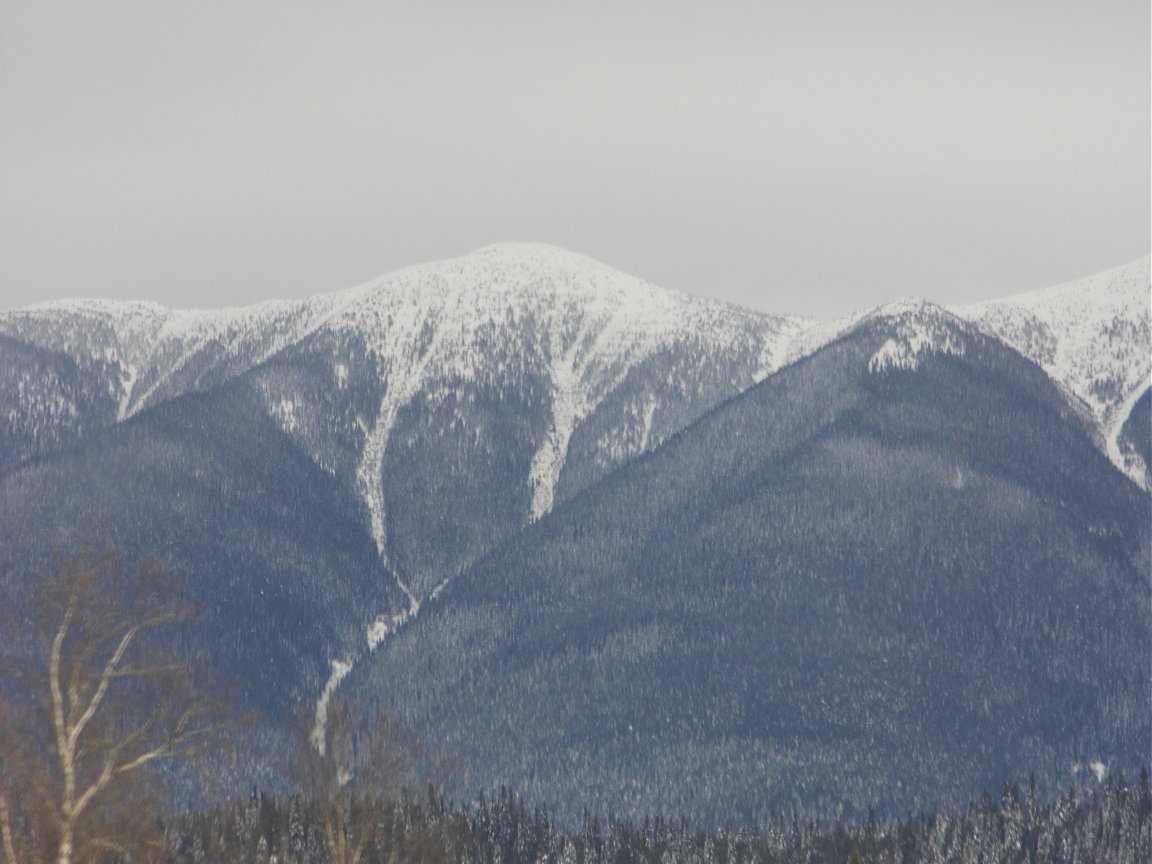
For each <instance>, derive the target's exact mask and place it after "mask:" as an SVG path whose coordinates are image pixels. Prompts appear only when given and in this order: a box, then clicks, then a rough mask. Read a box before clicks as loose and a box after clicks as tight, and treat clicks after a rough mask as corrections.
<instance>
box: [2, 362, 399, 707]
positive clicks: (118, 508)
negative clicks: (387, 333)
mask: <svg viewBox="0 0 1152 864" xmlns="http://www.w3.org/2000/svg"><path fill="white" fill-rule="evenodd" d="M88 535H91V536H94V537H96V538H98V539H99V540H101V541H104V542H110V543H117V544H120V545H123V546H124V547H125V548H127V549H128V550H129V551H132V552H134V553H137V554H141V555H145V556H154V557H156V558H159V559H161V560H163V561H165V562H166V563H167V564H169V565H170V566H171V567H172V568H173V569H174V571H175V573H176V574H177V576H178V578H179V580H180V584H181V585H182V586H183V587H184V589H185V590H186V592H187V594H188V597H189V599H190V600H192V601H193V602H194V603H195V604H196V605H197V606H198V608H199V610H200V612H201V614H202V621H201V623H200V625H199V626H198V627H197V628H196V629H195V631H194V632H195V639H196V644H194V645H191V646H189V648H190V650H194V651H197V650H200V651H205V652H206V653H207V656H208V658H209V661H210V664H211V666H212V667H213V669H214V670H215V671H216V673H217V674H218V675H219V676H220V677H222V678H223V679H224V680H227V681H234V682H237V683H238V685H239V686H240V687H241V688H242V696H243V698H244V700H245V701H246V702H247V703H248V704H250V705H251V706H253V707H256V708H259V709H262V710H264V711H266V712H268V713H270V714H271V715H272V716H273V717H275V718H277V719H279V718H281V717H283V716H284V714H285V712H286V711H287V710H288V709H289V708H290V707H291V706H292V705H294V704H295V703H296V702H297V701H298V700H301V699H306V700H311V699H313V698H315V696H316V694H317V693H318V692H319V690H320V687H321V686H322V684H323V682H324V680H325V678H326V677H327V674H328V664H329V661H330V660H331V659H332V658H333V657H335V656H341V654H342V653H343V652H344V651H347V650H348V648H349V646H352V645H357V647H358V645H359V643H362V642H363V638H364V636H363V634H364V631H365V628H366V626H367V624H368V622H369V621H370V620H371V618H372V616H373V614H374V613H376V612H379V611H381V610H382V608H384V609H386V608H387V607H388V606H389V604H393V605H395V606H396V607H397V608H399V606H400V599H401V598H398V597H393V596H392V594H393V593H395V589H394V583H393V580H392V579H390V578H389V577H388V574H387V573H385V572H383V571H382V568H381V566H380V564H379V561H378V559H377V557H376V551H375V548H374V546H373V543H372V539H371V537H370V535H369V533H368V531H367V529H366V526H365V524H364V520H363V518H362V516H361V514H360V510H359V507H358V502H357V501H356V500H354V499H353V498H352V497H351V496H350V495H349V494H347V493H346V492H345V491H344V490H342V489H341V487H340V486H339V485H338V484H337V483H336V482H335V481H334V480H333V479H332V478H331V477H330V476H329V475H328V474H326V473H325V472H323V471H322V470H320V469H319V468H317V467H316V465H315V464H314V463H313V462H312V461H311V459H309V458H308V456H307V455H306V454H304V453H303V452H302V451H301V450H300V449H299V448H298V447H297V446H296V445H295V444H293V443H292V442H291V441H290V440H289V439H288V438H287V436H286V435H285V434H284V433H283V432H282V431H280V429H279V428H278V427H277V426H276V425H275V424H274V423H273V422H271V421H270V420H269V419H268V418H267V416H266V415H265V414H264V413H263V412H262V411H261V410H259V408H258V401H257V400H256V399H255V398H253V396H252V394H251V393H250V392H249V391H248V390H247V388H246V387H245V386H243V385H242V384H241V383H237V384H234V385H229V386H227V387H223V388H218V389H217V390H215V391H213V392H212V393H211V394H207V395H187V396H183V397H180V398H178V399H175V400H173V401H171V402H168V403H165V404H162V405H160V406H157V407H156V408H154V409H149V410H147V411H145V412H142V413H141V414H139V415H138V416H136V417H135V418H133V419H132V420H130V421H127V422H125V423H122V424H118V425H116V426H114V427H110V428H108V429H105V430H101V431H99V432H97V433H94V434H92V435H90V436H89V437H88V438H87V439H85V440H84V441H82V442H80V444H79V445H77V446H75V447H74V448H72V449H71V450H69V451H66V452H63V453H61V454H58V455H57V456H55V457H54V458H52V459H49V460H43V461H41V462H39V463H36V464H32V465H30V466H27V467H25V468H23V469H21V470H19V471H17V472H15V473H13V474H11V475H10V476H8V477H5V478H3V479H2V480H0V593H2V594H4V595H7V602H15V603H17V604H18V603H19V598H20V597H21V596H23V594H24V592H25V591H26V589H27V586H28V583H29V579H30V577H31V575H32V574H35V573H36V572H38V570H40V569H41V568H42V567H43V566H45V565H46V562H47V554H48V549H49V547H50V545H51V544H52V543H56V544H59V545H63V546H65V547H67V546H70V545H71V544H74V543H76V542H79V541H81V540H82V539H83V538H85V537H86V536H88Z"/></svg>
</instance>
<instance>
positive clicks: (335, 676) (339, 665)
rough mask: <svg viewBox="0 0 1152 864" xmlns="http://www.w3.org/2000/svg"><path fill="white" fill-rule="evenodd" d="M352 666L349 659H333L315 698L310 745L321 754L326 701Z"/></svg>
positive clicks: (326, 720)
mask: <svg viewBox="0 0 1152 864" xmlns="http://www.w3.org/2000/svg"><path fill="white" fill-rule="evenodd" d="M352 666H353V663H352V661H351V660H333V661H332V671H331V672H330V673H329V674H328V680H327V681H326V682H325V684H324V689H323V691H321V693H320V698H319V699H317V700H316V722H315V723H314V724H313V726H312V746H313V747H315V748H316V750H317V752H318V753H319V754H320V755H321V756H323V755H324V733H325V731H326V730H327V728H328V702H329V700H331V698H332V694H333V693H335V692H336V688H337V687H339V686H340V682H341V681H343V680H344V678H345V676H347V674H348V673H349V672H351V671H352Z"/></svg>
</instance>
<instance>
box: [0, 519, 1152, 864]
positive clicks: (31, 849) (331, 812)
mask: <svg viewBox="0 0 1152 864" xmlns="http://www.w3.org/2000/svg"><path fill="white" fill-rule="evenodd" d="M17 605H18V606H19V608H20V610H21V611H20V612H17V611H16V609H15V608H13V609H10V610H8V615H7V618H6V620H5V621H4V630H3V632H4V634H5V638H4V640H3V644H2V645H0V659H2V660H3V665H2V667H0V675H2V678H0V864H48V862H56V864H138V862H139V864H143V862H149V864H161V862H162V864H206V862H255V864H401V862H404V864H409V862H410V864H545V862H548V864H785V862H807V864H816V862H824V861H827V862H833V861H874V862H892V864H897V862H919V861H925V862H929V861H931V862H944V861H957V862H969V861H972V862H977V861H979V862H1005V864H1008V862H1011V864H1024V862H1027V864H1032V862H1045V861H1058V862H1089V861H1107V862H1117V864H1127V862H1133V864H1135V862H1143V861H1150V860H1152V793H1150V791H1149V778H1148V773H1147V771H1146V770H1145V771H1142V772H1141V774H1140V777H1139V779H1138V781H1137V782H1136V784H1135V785H1134V786H1131V785H1129V784H1128V783H1126V782H1125V780H1124V779H1123V778H1121V777H1117V778H1109V779H1108V781H1107V783H1106V784H1104V785H1103V786H1102V787H1101V788H1100V789H1098V790H1095V791H1094V792H1092V793H1091V794H1089V795H1087V796H1084V795H1081V796H1077V794H1076V793H1075V792H1074V791H1073V790H1069V791H1067V792H1066V793H1064V794H1061V795H1059V796H1057V797H1056V798H1055V799H1053V800H1047V801H1045V800H1041V799H1040V797H1039V796H1038V795H1037V793H1036V787H1035V784H1034V783H1029V784H1028V785H1027V786H1026V787H1024V788H1021V787H1020V786H1018V785H1005V786H1004V787H1003V790H1002V793H1001V795H1000V797H999V798H998V799H993V798H991V797H986V798H985V799H984V800H983V801H981V802H979V803H978V804H974V805H972V806H970V807H969V808H968V809H967V810H966V811H965V812H963V813H959V814H934V815H910V816H905V817H902V818H898V819H891V820H885V821H881V820H879V819H877V818H875V817H873V816H870V817H869V818H868V819H867V820H865V821H864V822H863V823H862V824H848V825H844V824H818V823H815V822H811V821H806V822H802V821H801V820H800V819H799V818H798V817H797V816H792V817H791V818H789V817H786V816H784V815H777V816H775V817H773V818H772V819H770V820H769V822H768V823H767V824H765V825H760V826H757V827H751V826H743V827H738V828H725V829H718V830H710V831H701V830H697V829H696V828H694V827H692V826H691V825H689V824H688V823H687V822H686V821H684V820H674V819H669V818H666V817H655V818H652V819H645V820H644V821H643V822H642V823H637V822H635V821H629V820H627V819H620V818H616V817H612V816H609V817H608V818H607V819H606V820H604V821H601V819H600V818H599V817H598V816H596V815H593V814H590V813H586V814H585V816H584V819H583V820H582V822H581V824H580V825H579V826H573V825H563V824H560V823H559V822H558V821H556V820H554V819H553V818H552V817H551V816H550V815H549V813H548V810H547V809H546V808H543V807H535V808H530V807H529V805H528V804H526V803H525V802H524V801H523V800H522V799H520V798H519V797H517V796H516V795H515V794H514V793H513V792H512V791H510V790H508V789H501V790H500V791H499V792H498V793H496V794H495V795H494V796H492V797H491V798H490V799H489V798H484V797H481V799H480V800H479V801H478V802H477V803H475V804H471V805H455V804H451V803H447V802H445V801H444V800H443V799H442V798H440V797H439V795H438V792H437V789H436V786H435V779H436V776H437V771H436V768H435V766H436V765H437V761H436V760H435V759H433V758H430V757H429V754H428V753H427V752H426V751H425V749H424V748H423V746H422V744H421V742H420V741H419V739H418V738H417V737H416V736H413V735H411V734H410V733H409V732H408V731H407V730H405V729H404V728H403V725H402V724H401V723H400V722H399V721H398V720H397V719H396V718H395V716H394V715H391V714H388V713H387V712H374V713H371V714H369V713H368V712H366V711H365V710H364V709H363V708H362V707H360V706H357V705H355V704H351V703H348V702H346V701H344V700H342V699H340V698H339V697H338V696H336V697H333V698H331V699H330V700H328V702H327V703H326V705H325V706H324V710H323V711H322V712H317V711H316V710H314V709H313V708H312V707H311V706H310V707H309V709H308V710H305V711H303V712H302V713H301V714H300V716H299V717H297V718H294V720H293V721H292V722H291V723H289V724H288V725H289V727H290V728H291V730H292V731H293V733H294V734H292V735H290V736H289V737H288V738H287V739H286V742H288V743H287V745H286V749H285V752H284V753H283V764H282V765H281V766H280V769H281V770H280V773H281V774H282V775H283V777H284V781H283V783H282V784H281V785H280V786H279V787H278V788H277V789H275V790H272V791H270V792H265V791H261V790H259V789H253V790H252V791H251V794H249V795H247V796H244V797H242V798H238V799H234V800H233V801H232V803H230V804H224V805H221V804H219V803H217V802H219V801H220V800H225V799H227V798H229V797H232V796H234V795H235V790H231V791H227V790H226V791H225V792H224V793H223V794H217V796H216V797H215V798H208V799H205V800H201V801H200V802H199V804H198V806H196V807H195V808H190V807H187V806H185V807H184V808H183V809H184V812H182V813H181V812H179V808H177V807H175V806H174V805H173V802H174V801H178V800H181V799H180V798H179V797H178V796H176V795H175V794H174V792H175V790H176V789H177V788H179V787H180V786H181V784H187V783H189V782H190V778H192V777H193V776H194V770H195V769H196V768H197V767H200V768H201V769H202V770H206V771H211V770H212V767H213V761H212V760H213V758H216V759H218V758H219V757H220V756H221V754H222V753H225V752H226V751H227V749H228V747H235V746H242V745H243V740H244V734H245V726H246V718H245V717H243V716H241V715H239V714H238V713H237V712H236V710H235V709H234V708H233V707H232V706H233V705H234V701H235V700H233V699H231V698H230V696H229V693H228V692H227V690H225V689H223V688H221V687H220V685H219V683H218V682H213V681H210V680H208V679H207V678H206V677H205V674H204V672H203V670H202V669H201V668H200V666H199V664H198V663H197V658H196V657H195V656H188V655H187V652H182V650H181V648H180V646H182V645H186V644H187V641H186V640H183V639H181V638H180V636H181V633H182V631H184V630H186V628H189V627H194V626H195V624H196V610H195V609H194V608H192V607H191V606H190V605H189V604H187V603H186V602H185V601H184V600H183V599H182V596H181V593H180V591H179V590H178V589H177V587H176V584H175V581H174V580H173V578H172V577H171V574H170V573H169V572H168V571H167V569H166V568H164V567H163V566H162V565H160V564H157V563H155V562H143V563H137V562H134V561H131V560H130V559H129V558H128V556H127V555H125V553H124V552H123V551H122V550H119V549H115V548H111V549H110V548H102V547H100V546H99V545H98V544H95V543H91V542H90V543H88V544H86V545H85V546H83V547H82V548H80V549H79V551H77V552H74V553H61V552H57V553H55V554H54V556H53V561H52V566H51V567H50V568H49V570H48V571H47V572H46V573H45V574H44V575H43V577H41V578H40V579H37V580H34V583H33V586H32V590H31V592H30V594H29V596H28V597H27V598H24V601H23V602H21V603H19V604H17ZM209 757H211V758H209ZM417 776H424V778H425V779H428V780H430V781H431V782H430V783H429V785H428V788H427V791H426V792H425V793H422V794H420V795H413V794H412V793H411V792H409V791H407V790H409V789H411V788H413V786H414V784H413V781H414V779H415V778H416V777H417Z"/></svg>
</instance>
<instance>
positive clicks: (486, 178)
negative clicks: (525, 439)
mask: <svg viewBox="0 0 1152 864" xmlns="http://www.w3.org/2000/svg"><path fill="white" fill-rule="evenodd" d="M1149 18H1150V9H1149V4H1148V2H1147V0H1131V2H1130V0H1109V2H1107V3H1097V4H1091V3H1087V2H1082V0H969V2H966V3H955V2H932V0H869V2H866V3H861V2H844V0H840V2H822V0H803V2H790V0H787V2H777V0H758V2H747V3H746V2H724V0H715V2H711V3H707V4H705V3H699V2H679V0H662V2H629V0H614V2H592V0H586V2H583V3H574V2H552V0H536V2H482V0H470V2H451V0H440V2H434V3H430V2H427V0H425V2H411V3H410V2H384V0H376V2H339V0H328V2H308V0H276V2H259V0H247V2H242V3H241V2H235V0H229V2H215V0H197V2H195V3H189V2H184V0H181V2H172V0H137V2H125V0H101V2H79V0H76V2H58V0H57V2H54V0H40V2H25V0H3V2H2V3H0V308H15V307H19V306H22V305H26V304H29V303H33V302H41V301H46V300H52V299H59V298H64V297H109V298H116V299H147V300H154V301H157V302H160V303H163V304H165V305H168V306H174V307H205V306H207V307H213V306H222V305H238V304H243V303H249V302H255V301H258V300H262V299H269V298H273V297H302V296H307V295H310V294H316V293H323V292H328V291H333V290H336V289H339V288H343V287H347V286H350V285H354V284H358V283H360V282H363V281H366V280H368V279H371V278H373V277H376V276H378V275H381V274H383V273H386V272H388V271H390V270H394V269H397V268H399V267H403V266H407V265H410V264H415V263H418V262H422V261H431V260H438V259H442V258H450V257H454V256H457V255H461V254H465V253H467V252H469V251H471V250H473V249H476V248H478V247H481V246H485V245H488V244H491V243H497V242H504V241H536V242H543V243H550V244H555V245H557V246H561V247H564V248H567V249H570V250H572V251H575V252H581V253H584V254H586V255H589V256H591V257H593V258H596V259H598V260H600V261H603V262H605V263H606V264H610V265H612V266H614V267H616V268H618V269H621V270H624V271H625V272H628V273H631V274H633V275H636V276H641V277H643V278H645V279H647V280H649V281H651V282H653V283H655V284H657V285H661V286H664V287H668V288H675V289H679V290H682V291H687V292H690V293H693V294H697V295H701V296H708V297H716V298H720V299H724V300H728V301H730V302H734V303H739V304H741V305H745V306H750V307H753V308H757V309H762V310H765V311H772V312H782V313H791V314H802V315H809V316H815V317H833V316H836V315H841V314H845V313H846V312H848V311H850V310H853V309H859V308H863V307H867V306H871V305H875V304H878V303H882V302H886V301H888V300H891V299H894V298H896V297H900V296H918V297H924V298H927V299H930V300H935V301H937V302H968V301H974V300H979V299H984V298H987V297H993V296H1002V295H1005V294H1010V293H1015V292H1019V291H1025V290H1031V289H1035V288H1039V287H1044V286H1046V285H1051V284H1056V283H1059V282H1064V281H1068V280H1070V279H1074V278H1078V277H1081V276H1086V275H1089V274H1091V273H1094V272H1098V271H1100V270H1103V269H1107V268H1109V267H1113V266H1117V265H1120V264H1123V263H1126V262H1128V261H1131V260H1133V259H1135V258H1139V257H1142V256H1144V255H1147V254H1148V253H1149V249H1150V246H1152V241H1150V232H1152V224H1150V209H1152V204H1150V188H1152V175H1150V156H1149V153H1150V149H1152V135H1150V113H1152V92H1150V84H1149V77H1150V76H1149V70H1150V64H1152V49H1150V29H1152V23H1150V20H1149Z"/></svg>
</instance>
